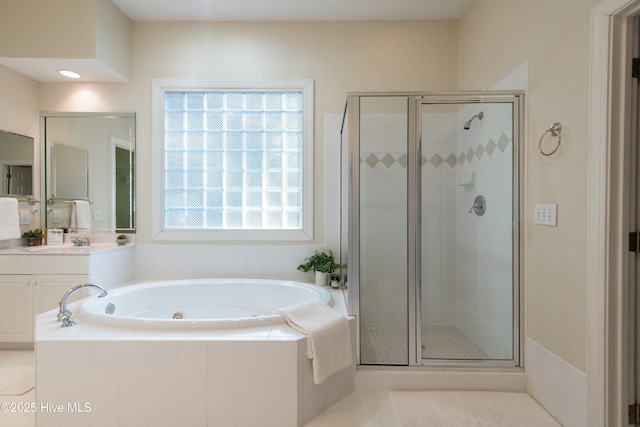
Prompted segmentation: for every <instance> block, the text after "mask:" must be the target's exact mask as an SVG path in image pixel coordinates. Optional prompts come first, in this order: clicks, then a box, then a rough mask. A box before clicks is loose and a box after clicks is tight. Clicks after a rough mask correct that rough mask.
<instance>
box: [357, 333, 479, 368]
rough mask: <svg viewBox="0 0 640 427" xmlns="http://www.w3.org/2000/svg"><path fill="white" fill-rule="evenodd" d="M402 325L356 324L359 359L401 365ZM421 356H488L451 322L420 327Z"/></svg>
mask: <svg viewBox="0 0 640 427" xmlns="http://www.w3.org/2000/svg"><path fill="white" fill-rule="evenodd" d="M407 341H408V332H407V326H406V325H392V324H366V325H361V326H360V363H361V364H363V365H404V364H407V363H408V349H407ZM422 344H423V345H424V348H423V349H422V357H423V358H424V359H464V360H483V359H489V356H488V355H487V354H486V353H485V352H484V351H482V349H481V348H480V347H478V346H477V345H476V344H475V343H474V342H473V341H472V340H471V339H470V338H469V337H467V336H466V335H465V334H464V333H463V332H462V331H461V330H460V329H458V328H457V327H456V326H453V325H426V326H423V327H422Z"/></svg>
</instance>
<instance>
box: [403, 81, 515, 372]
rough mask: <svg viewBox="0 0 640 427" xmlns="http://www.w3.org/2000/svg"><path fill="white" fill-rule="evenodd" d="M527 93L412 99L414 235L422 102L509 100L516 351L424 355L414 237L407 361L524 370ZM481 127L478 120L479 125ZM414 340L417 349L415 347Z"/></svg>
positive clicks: (418, 229) (418, 227)
mask: <svg viewBox="0 0 640 427" xmlns="http://www.w3.org/2000/svg"><path fill="white" fill-rule="evenodd" d="M524 97H525V93H524V91H521V90H512V91H504V90H503V91H499V90H488V91H484V92H482V93H478V92H476V93H473V94H469V93H465V92H464V91H461V92H460V93H457V94H453V95H449V96H442V95H440V94H437V93H435V94H430V93H425V94H423V95H421V96H416V97H415V98H414V99H412V103H413V104H414V111H413V113H411V111H410V117H411V116H413V121H410V123H409V128H410V129H415V135H414V138H413V140H414V141H415V142H417V144H415V146H413V147H412V146H411V143H410V149H409V152H410V155H409V159H410V161H409V164H412V165H413V166H414V167H413V168H412V169H413V174H414V176H411V175H410V182H413V183H414V184H413V187H412V186H410V190H409V193H410V195H411V196H410V201H412V202H413V203H412V204H411V203H410V213H411V214H412V216H410V224H414V225H415V229H410V230H409V235H410V236H414V235H417V236H422V204H421V203H419V201H420V200H421V198H422V188H421V186H422V167H421V165H422V156H423V154H422V149H423V147H422V132H423V129H422V119H421V117H422V112H423V109H422V107H423V106H424V105H458V106H460V105H482V104H510V105H511V108H512V110H511V113H512V123H511V125H512V147H513V154H512V156H513V157H512V174H513V175H512V194H511V195H512V210H511V214H512V218H513V220H512V229H511V232H512V236H513V239H512V249H511V253H512V263H511V265H512V278H511V284H512V301H511V308H512V313H513V314H512V316H513V317H512V323H511V327H512V333H511V345H512V355H511V358H510V359H507V358H505V359H497V358H494V359H491V358H489V359H485V360H469V359H466V360H465V359H426V358H423V356H422V351H421V349H420V346H419V345H418V342H420V337H421V335H422V327H423V322H422V313H423V310H422V303H423V299H422V286H421V285H418V284H419V283H422V263H421V261H420V260H422V249H423V247H422V245H421V243H422V242H421V239H417V240H416V238H415V237H413V240H411V241H410V245H412V246H413V248H414V251H413V259H411V258H412V257H411V254H410V262H409V265H410V269H411V272H410V276H409V277H410V278H411V279H410V281H409V292H410V294H411V295H416V298H415V301H414V302H415V304H410V312H412V313H414V317H413V319H414V320H415V322H413V323H412V322H411V321H410V322H409V326H410V328H409V344H410V345H409V365H410V366H428V367H440V368H451V367H461V368H467V367H477V368H496V367H501V368H507V369H508V368H521V367H523V366H524V337H525V333H524V259H523V252H524V250H523V249H524V248H523V243H522V242H523V241H524V240H523V239H524V229H523V224H524V220H523V206H524V155H523V152H522V148H523V147H524V123H523V121H524V117H525V116H524V104H525V99H524ZM476 126H478V124H476ZM412 344H413V347H412Z"/></svg>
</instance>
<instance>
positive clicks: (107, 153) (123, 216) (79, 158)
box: [41, 113, 135, 233]
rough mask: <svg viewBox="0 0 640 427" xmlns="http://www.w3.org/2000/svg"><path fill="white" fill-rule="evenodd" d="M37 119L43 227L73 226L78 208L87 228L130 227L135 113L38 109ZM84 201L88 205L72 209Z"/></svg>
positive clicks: (124, 229)
mask: <svg viewBox="0 0 640 427" xmlns="http://www.w3.org/2000/svg"><path fill="white" fill-rule="evenodd" d="M41 120H42V129H43V140H44V159H45V161H44V163H45V174H44V177H45V181H44V194H45V195H46V198H45V199H46V212H45V218H44V222H45V224H46V226H47V227H48V228H54V227H55V228H69V227H71V228H72V229H73V227H72V224H75V223H76V220H77V219H78V218H76V215H79V214H80V213H79V212H81V213H82V214H83V215H87V216H88V217H87V218H83V221H82V223H83V224H86V223H89V224H90V232H92V233H132V232H135V114H134V113H43V114H42V115H41ZM87 203H88V205H89V209H88V210H86V209H76V208H75V207H76V206H78V205H79V204H85V205H86V204H87ZM78 223H79V222H78ZM84 231H88V230H87V229H84Z"/></svg>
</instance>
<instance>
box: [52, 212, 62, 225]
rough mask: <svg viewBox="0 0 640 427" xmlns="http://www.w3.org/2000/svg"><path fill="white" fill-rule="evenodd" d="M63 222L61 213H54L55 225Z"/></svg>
mask: <svg viewBox="0 0 640 427" xmlns="http://www.w3.org/2000/svg"><path fill="white" fill-rule="evenodd" d="M61 221H62V220H61V219H60V211H53V223H54V224H60V222H61Z"/></svg>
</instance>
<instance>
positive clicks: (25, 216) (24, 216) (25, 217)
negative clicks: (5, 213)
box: [14, 211, 31, 225]
mask: <svg viewBox="0 0 640 427" xmlns="http://www.w3.org/2000/svg"><path fill="white" fill-rule="evenodd" d="M14 212H15V211H14ZM14 218H15V217H14ZM30 220H31V218H29V211H20V225H27V224H29V221H30Z"/></svg>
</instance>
